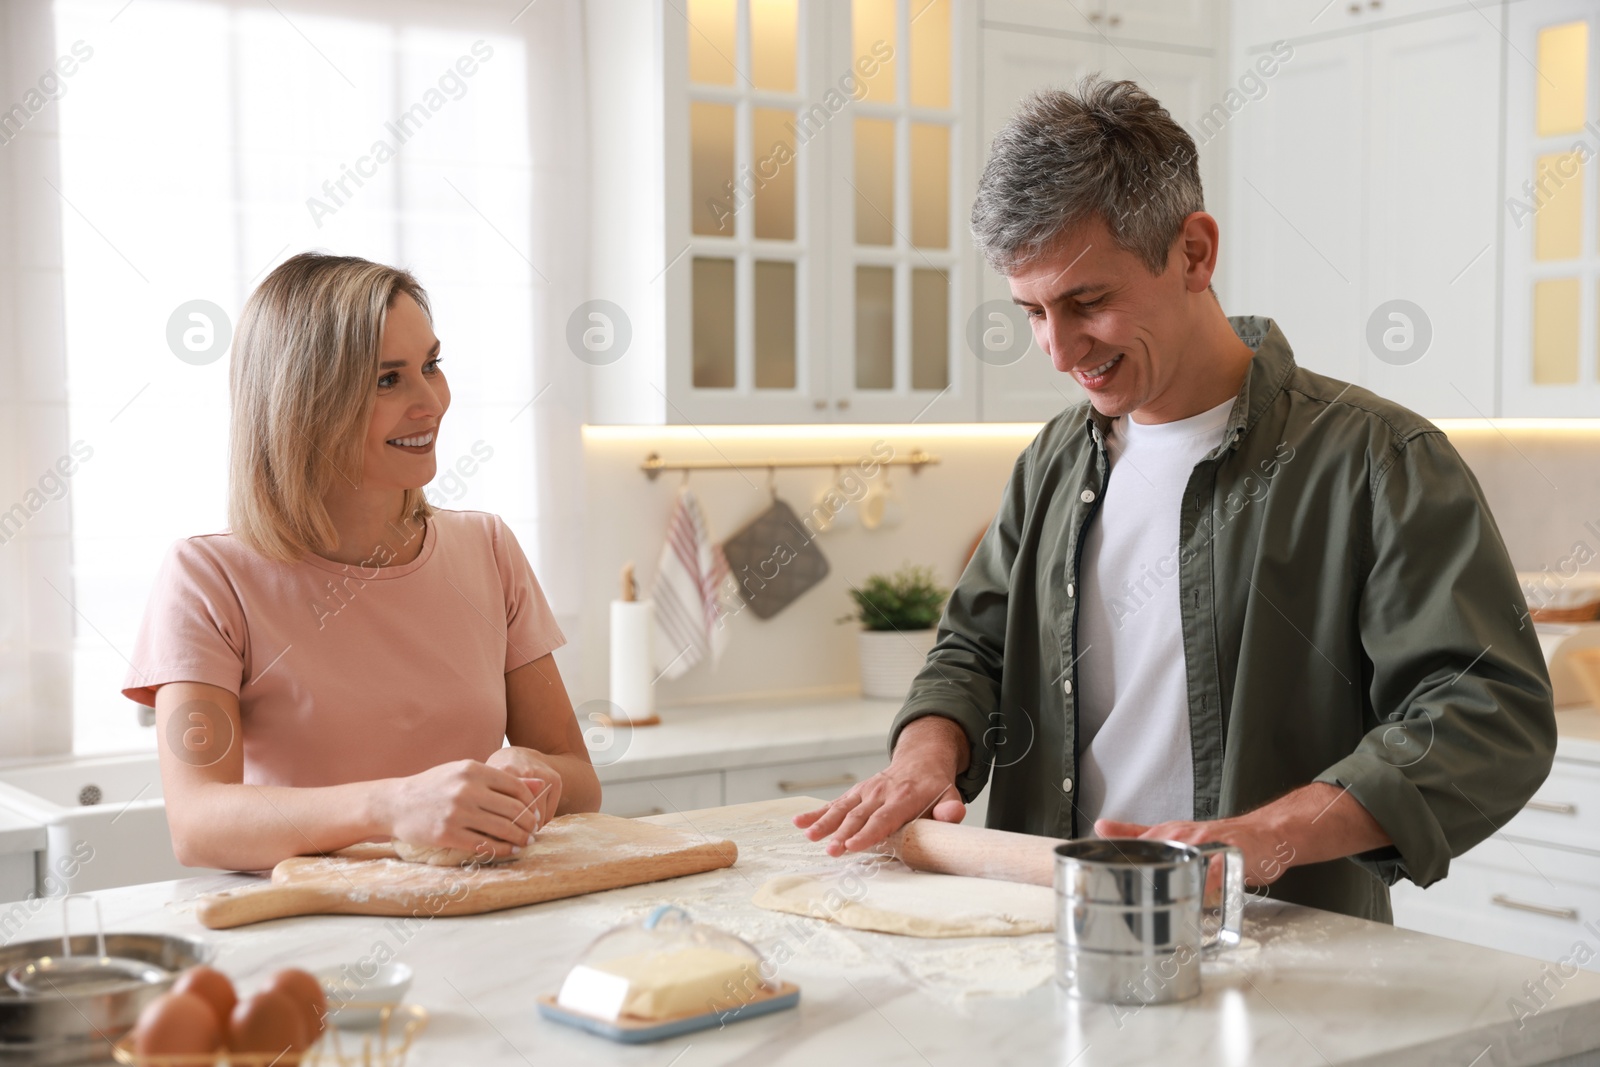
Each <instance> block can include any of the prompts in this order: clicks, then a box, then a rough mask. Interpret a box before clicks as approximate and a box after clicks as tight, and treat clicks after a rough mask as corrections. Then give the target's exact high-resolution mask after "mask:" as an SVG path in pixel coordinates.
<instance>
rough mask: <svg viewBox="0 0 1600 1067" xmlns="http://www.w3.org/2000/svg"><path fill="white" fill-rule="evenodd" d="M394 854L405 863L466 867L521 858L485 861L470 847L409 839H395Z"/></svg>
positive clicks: (393, 842)
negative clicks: (434, 843) (432, 843)
mask: <svg viewBox="0 0 1600 1067" xmlns="http://www.w3.org/2000/svg"><path fill="white" fill-rule="evenodd" d="M390 843H391V844H392V845H394V854H395V855H396V856H399V857H400V858H401V859H403V860H405V861H406V862H407V863H428V864H432V865H433V866H435V867H466V866H468V865H469V864H473V863H476V864H477V865H479V866H490V865H493V864H496V863H511V862H512V861H514V860H518V859H521V858H522V857H521V856H505V857H502V858H501V859H497V860H490V861H487V862H485V861H484V860H481V859H479V858H478V853H477V852H476V851H475V850H473V849H470V848H440V847H438V846H437V845H413V844H412V843H411V842H409V841H400V840H398V839H397V840H395V841H392V842H390ZM527 854H528V850H527V849H523V850H522V855H523V856H526V855H527Z"/></svg>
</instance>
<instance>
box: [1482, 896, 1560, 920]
mask: <svg viewBox="0 0 1600 1067" xmlns="http://www.w3.org/2000/svg"><path fill="white" fill-rule="evenodd" d="M1489 903H1491V904H1497V905H1499V906H1500V907H1502V908H1510V909H1512V910H1513V911H1531V912H1533V914H1535V915H1548V916H1549V917H1550V918H1552V919H1567V920H1569V921H1571V922H1577V921H1578V909H1577V908H1552V907H1550V906H1549V905H1547V904H1529V903H1528V902H1527V901H1525V900H1512V899H1511V898H1510V897H1508V896H1506V895H1505V894H1504V893H1496V894H1495V895H1494V896H1492V897H1490V898H1489Z"/></svg>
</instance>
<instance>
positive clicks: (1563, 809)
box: [1523, 800, 1578, 815]
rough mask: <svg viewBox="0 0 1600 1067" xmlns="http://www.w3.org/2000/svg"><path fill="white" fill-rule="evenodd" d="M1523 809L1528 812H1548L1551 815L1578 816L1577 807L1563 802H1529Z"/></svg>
mask: <svg viewBox="0 0 1600 1067" xmlns="http://www.w3.org/2000/svg"><path fill="white" fill-rule="evenodd" d="M1523 807H1525V808H1527V809H1528V810H1529V811H1548V812H1549V813H1550V814H1552V815H1576V814H1578V805H1576V804H1573V803H1570V802H1569V801H1565V800H1530V801H1528V802H1527V803H1526V804H1524V805H1523Z"/></svg>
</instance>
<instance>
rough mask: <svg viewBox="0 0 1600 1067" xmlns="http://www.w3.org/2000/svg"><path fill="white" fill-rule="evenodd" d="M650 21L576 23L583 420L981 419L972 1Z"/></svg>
mask: <svg viewBox="0 0 1600 1067" xmlns="http://www.w3.org/2000/svg"><path fill="white" fill-rule="evenodd" d="M651 7H652V9H653V10H652V15H653V18H651V19H641V18H639V10H638V4H637V0H626V2H624V0H589V2H588V6H587V11H588V14H589V23H590V25H589V33H588V35H587V40H588V42H589V43H588V58H589V88H590V94H591V99H592V101H593V103H592V107H593V110H594V124H593V125H594V129H595V131H596V136H594V137H592V138H591V139H590V166H591V170H592V172H593V174H594V195H593V200H592V204H593V209H594V210H593V216H594V220H595V221H594V226H595V240H594V244H593V249H592V253H591V259H592V266H591V276H592V279H593V284H592V286H591V289H592V291H593V293H594V296H595V298H596V299H600V300H606V301H609V302H611V303H612V304H615V305H618V306H620V307H621V308H622V310H623V312H624V314H625V315H626V316H627V319H628V327H629V329H630V331H631V340H630V343H629V347H628V349H627V350H626V351H625V352H623V353H622V354H621V356H620V357H617V358H614V359H610V360H607V359H606V358H605V353H604V352H601V353H599V354H598V355H597V356H595V357H593V358H591V359H590V362H592V363H594V364H595V366H594V369H593V371H592V372H591V373H590V386H591V390H590V391H591V396H592V400H591V409H590V418H591V421H594V422H600V423H636V424H656V423H680V424H699V423H803V422H829V421H832V422H909V421H913V420H920V421H929V422H934V421H945V422H949V421H971V420H972V419H973V418H975V416H976V412H977V378H976V374H975V372H974V370H973V368H972V367H970V366H969V365H968V363H967V361H965V360H964V359H963V358H962V353H963V347H962V341H961V338H962V336H963V335H962V330H961V324H962V323H964V321H965V318H966V315H967V313H968V312H969V311H970V309H971V306H972V304H973V303H974V301H975V293H976V279H975V277H974V273H973V264H972V257H971V254H970V250H971V242H970V238H969V237H968V235H967V228H966V226H965V218H966V211H967V207H968V206H969V205H970V203H971V190H972V185H973V183H974V182H975V180H976V174H975V161H974V158H973V151H974V137H973V126H974V123H975V115H976V100H977V94H976V84H975V81H974V77H975V73H974V72H975V66H976V42H977V34H976V30H977V8H976V0H918V3H917V4H916V5H915V8H913V4H912V0H854V2H852V3H824V2H820V0H800V2H798V3H794V4H761V3H750V2H748V0H683V2H679V0H652V4H651ZM913 11H914V12H915V18H913ZM657 101H659V104H656V103H655V102H657ZM858 150H859V151H858ZM858 157H859V159H858ZM858 162H859V165H858ZM880 231H881V234H880ZM598 313H600V314H601V315H602V316H605V315H611V317H615V316H614V315H613V314H612V313H611V312H610V311H609V309H606V308H601V309H599V312H598ZM607 323H608V320H606V319H604V318H602V319H601V320H595V326H596V329H603V328H604V327H605V326H606V325H607ZM569 332H570V331H569ZM596 336H597V337H598V336H599V334H596Z"/></svg>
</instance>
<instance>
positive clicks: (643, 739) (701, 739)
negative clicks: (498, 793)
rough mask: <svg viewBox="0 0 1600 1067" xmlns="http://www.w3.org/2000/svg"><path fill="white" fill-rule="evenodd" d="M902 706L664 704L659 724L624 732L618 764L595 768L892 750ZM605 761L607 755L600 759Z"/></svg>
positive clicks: (613, 773) (753, 763)
mask: <svg viewBox="0 0 1600 1067" xmlns="http://www.w3.org/2000/svg"><path fill="white" fill-rule="evenodd" d="M899 710H900V702H899V701H896V700H864V699H862V698H861V697H843V698H838V699H833V700H794V701H775V700H771V699H765V700H751V701H741V702H737V703H734V702H730V703H727V704H715V705H702V706H697V707H684V708H663V709H661V710H660V711H659V712H658V714H659V715H660V716H661V724H660V725H659V726H639V727H630V728H627V729H626V731H619V735H622V736H619V738H618V739H619V740H620V741H622V742H623V743H625V744H626V746H627V747H626V750H625V751H624V752H623V754H622V755H621V756H620V757H619V758H617V759H616V760H615V761H614V762H611V763H606V764H605V765H603V766H597V767H596V768H595V769H596V771H597V772H598V774H599V775H600V781H601V782H620V781H626V780H629V779H634V778H659V777H662V776H664V775H671V774H695V773H698V772H702V771H716V770H722V769H724V768H727V767H759V766H761V765H763V764H769V763H789V762H798V761H800V760H812V759H827V758H829V757H831V756H855V755H860V754H862V753H866V752H882V753H885V754H887V752H888V744H889V723H890V722H891V721H892V720H893V719H894V716H895V712H897V711H899ZM602 761H603V757H601V758H598V759H597V760H596V763H597V764H599V763H601V762H602Z"/></svg>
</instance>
